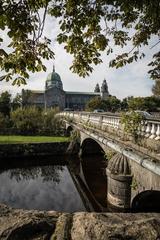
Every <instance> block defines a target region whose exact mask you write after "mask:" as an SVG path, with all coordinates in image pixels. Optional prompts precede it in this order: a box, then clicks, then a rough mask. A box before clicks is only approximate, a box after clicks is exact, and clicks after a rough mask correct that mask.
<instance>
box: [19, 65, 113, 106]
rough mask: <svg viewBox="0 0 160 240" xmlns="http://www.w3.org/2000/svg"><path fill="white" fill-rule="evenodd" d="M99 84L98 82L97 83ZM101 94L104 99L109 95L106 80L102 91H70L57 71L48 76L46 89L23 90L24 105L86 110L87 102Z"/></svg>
mask: <svg viewBox="0 0 160 240" xmlns="http://www.w3.org/2000/svg"><path fill="white" fill-rule="evenodd" d="M97 86H98V84H97ZM96 96H101V97H102V98H103V99H105V98H106V97H108V96H109V92H108V86H107V83H106V80H104V81H103V83H102V87H101V92H100V90H98V91H96V90H95V91H94V92H68V91H64V90H63V83H62V80H61V77H60V75H59V74H58V73H56V72H55V68H54V67H53V71H52V73H50V74H49V75H48V76H47V79H46V82H45V90H44V91H35V90H24V89H23V90H22V102H23V105H36V106H38V107H42V108H50V107H59V108H60V109H61V110H63V109H64V108H71V109H74V110H84V108H85V105H86V103H87V102H88V101H89V100H90V99H91V98H93V97H96Z"/></svg>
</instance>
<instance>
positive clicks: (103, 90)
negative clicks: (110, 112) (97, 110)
mask: <svg viewBox="0 0 160 240" xmlns="http://www.w3.org/2000/svg"><path fill="white" fill-rule="evenodd" d="M108 96H109V92H108V85H107V82H106V80H105V79H104V80H103V83H102V86H101V97H102V99H104V100H105V99H106V98H107V97H108Z"/></svg>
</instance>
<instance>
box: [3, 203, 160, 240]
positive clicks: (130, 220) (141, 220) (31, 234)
mask: <svg viewBox="0 0 160 240" xmlns="http://www.w3.org/2000/svg"><path fill="white" fill-rule="evenodd" d="M0 239H1V240H6V239H8V240H9V239H12V240H15V239H16V240H22V239H26V240H32V239H34V240H39V239H50V240H54V239H58V240H64V239H73V240H84V239H87V240H100V239H101V240H118V239H126V240H127V239H128V240H131V239H136V240H159V239H160V213H136V214H132V213H84V212H82V213H72V214H69V213H59V212H55V211H37V210H33V211H31V210H20V209H12V208H10V207H8V206H6V205H3V204H0Z"/></svg>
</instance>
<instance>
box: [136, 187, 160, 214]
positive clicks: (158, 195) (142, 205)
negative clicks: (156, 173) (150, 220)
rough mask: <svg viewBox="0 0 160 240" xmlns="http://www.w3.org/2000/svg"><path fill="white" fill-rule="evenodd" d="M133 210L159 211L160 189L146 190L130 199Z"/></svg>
mask: <svg viewBox="0 0 160 240" xmlns="http://www.w3.org/2000/svg"><path fill="white" fill-rule="evenodd" d="M131 209H132V211H133V212H160V191H157V190H146V191H143V192H141V193H139V194H137V195H136V196H135V197H134V199H133V200H132V204H131Z"/></svg>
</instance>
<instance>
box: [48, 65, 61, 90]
mask: <svg viewBox="0 0 160 240" xmlns="http://www.w3.org/2000/svg"><path fill="white" fill-rule="evenodd" d="M52 87H57V88H60V89H62V90H63V84H62V81H61V77H60V75H59V74H58V73H56V72H55V69H54V67H53V72H52V73H49V74H48V76H47V80H46V90H47V89H49V88H52Z"/></svg>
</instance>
